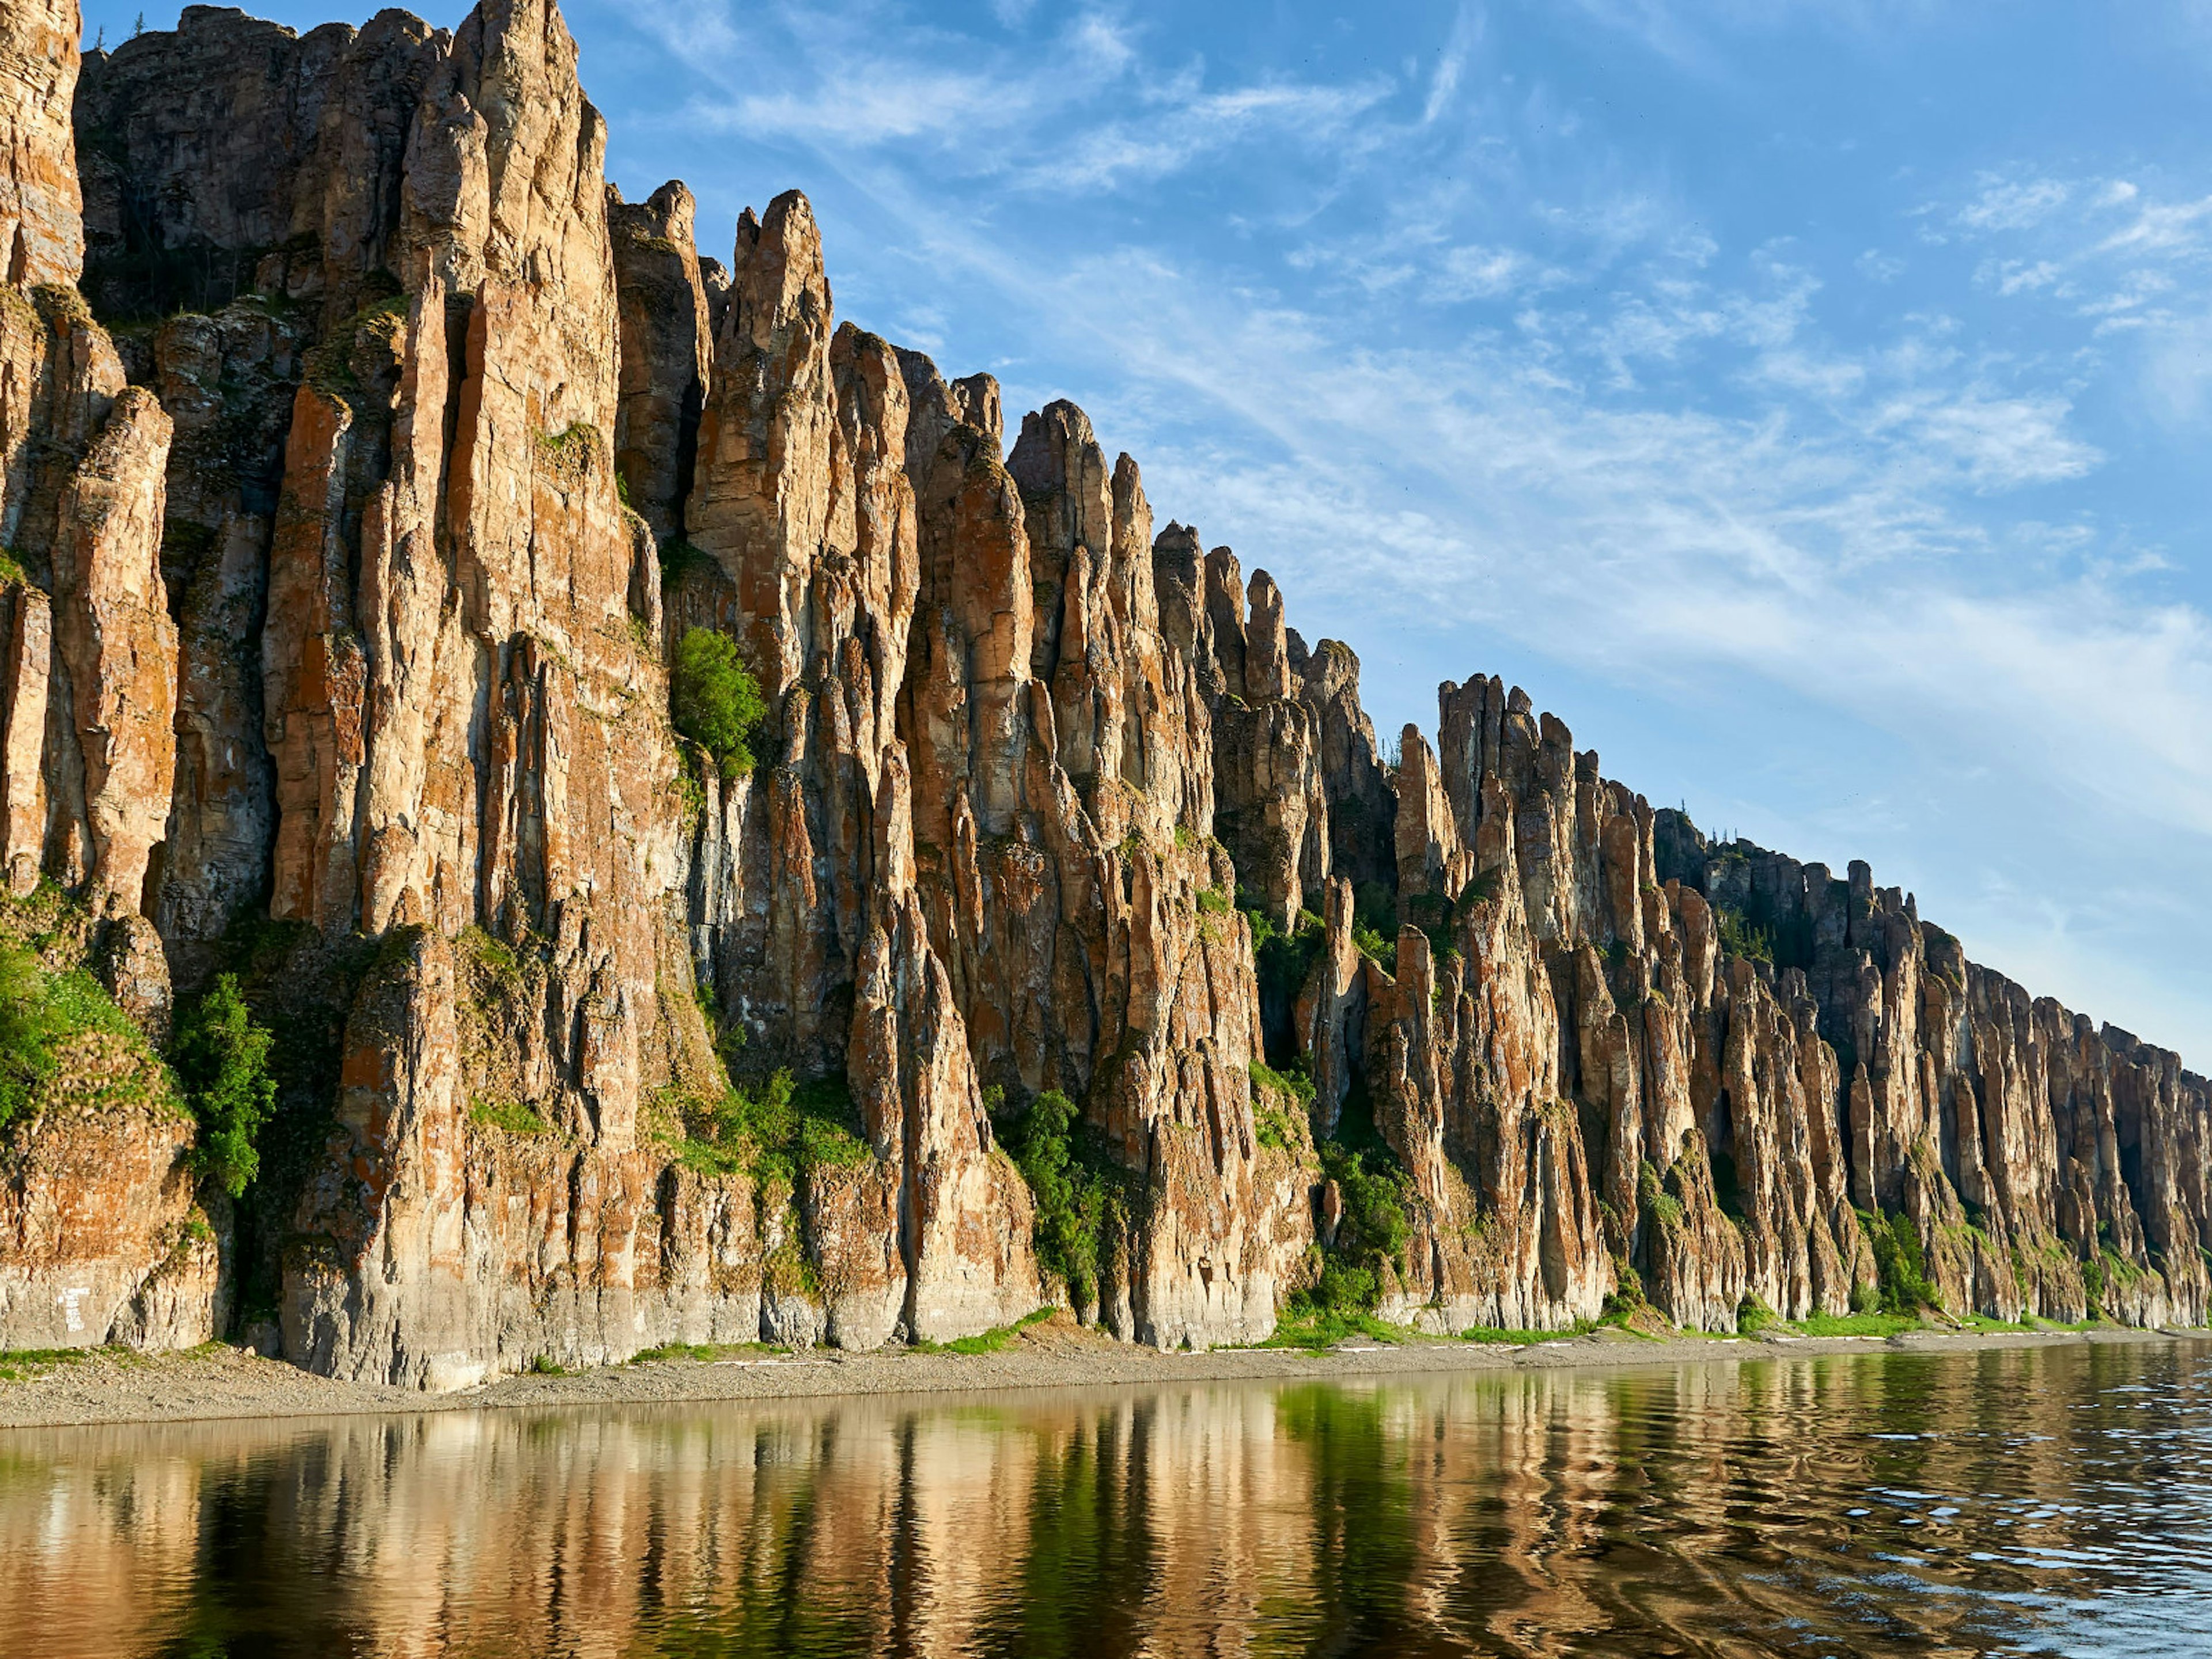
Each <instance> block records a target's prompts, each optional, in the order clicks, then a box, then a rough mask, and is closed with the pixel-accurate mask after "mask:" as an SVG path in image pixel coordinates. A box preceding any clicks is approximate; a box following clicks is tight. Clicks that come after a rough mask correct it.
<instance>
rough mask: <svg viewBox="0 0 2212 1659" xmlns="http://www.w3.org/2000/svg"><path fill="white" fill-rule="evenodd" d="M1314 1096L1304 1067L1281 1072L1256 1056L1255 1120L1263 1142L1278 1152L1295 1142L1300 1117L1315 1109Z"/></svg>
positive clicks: (1253, 1070)
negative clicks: (1313, 1107)
mask: <svg viewBox="0 0 2212 1659" xmlns="http://www.w3.org/2000/svg"><path fill="white" fill-rule="evenodd" d="M1313 1097H1314V1085H1313V1079H1311V1078H1310V1077H1309V1076H1307V1075H1306V1073H1304V1070H1302V1069H1299V1068H1297V1067H1292V1068H1291V1069H1290V1070H1287V1071H1282V1072H1279V1071H1277V1070H1275V1068H1274V1067H1273V1066H1270V1065H1268V1064H1267V1062H1266V1061H1264V1060H1254V1061H1253V1062H1252V1122H1253V1127H1254V1129H1255V1133H1257V1134H1258V1136H1259V1139H1260V1144H1261V1146H1272V1147H1273V1148H1274V1149H1275V1150H1276V1151H1278V1152H1284V1151H1287V1150H1288V1149H1290V1148H1291V1147H1292V1146H1296V1145H1297V1139H1298V1134H1297V1117H1302V1116H1304V1115H1305V1114H1306V1113H1307V1112H1308V1111H1310V1109H1312V1106H1313ZM1293 1114H1296V1115H1297V1116H1293Z"/></svg>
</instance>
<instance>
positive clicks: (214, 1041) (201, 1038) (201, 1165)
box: [172, 974, 276, 1198]
mask: <svg viewBox="0 0 2212 1659" xmlns="http://www.w3.org/2000/svg"><path fill="white" fill-rule="evenodd" d="M274 1040H275V1039H274V1038H273V1037H272V1036H270V1032H269V1030H268V1029H267V1028H266V1027H264V1026H262V1025H258V1024H255V1023H254V1019H253V1016H252V1012H250V1011H249V1010H248V1009H247V1007H246V999H245V997H244V996H243V995H241V994H240V992H239V988H238V976H237V975H235V974H222V975H217V976H216V981H215V983H214V985H213V986H211V987H210V988H209V990H208V992H207V994H205V995H204V996H203V997H201V998H200V1000H199V1001H198V1003H197V1005H196V1006H194V1007H193V1009H192V1012H191V1013H190V1014H189V1015H187V1016H186V1017H185V1018H184V1019H182V1020H180V1021H179V1023H178V1026H177V1036H176V1042H175V1044H174V1046H173V1053H172V1059H173V1061H174V1063H175V1066H176V1070H177V1081H178V1082H179V1084H181V1085H183V1087H184V1091H185V1100H186V1102H187V1103H189V1104H190V1105H191V1110H192V1115H193V1116H194V1117H196V1118H197V1119H198V1120H199V1125H200V1136H199V1146H198V1148H197V1152H195V1153H194V1158H195V1161H196V1163H197V1167H198V1169H199V1172H200V1173H201V1174H202V1175H204V1176H209V1177H210V1178H211V1179H213V1180H216V1181H218V1182H221V1183H222V1188H223V1190H224V1191H225V1192H227V1193H228V1194H230V1195H231V1196H232V1197H233V1198H236V1197H237V1196H238V1195H239V1194H241V1193H243V1192H244V1191H245V1190H246V1185H247V1183H248V1182H251V1181H252V1179H253V1177H254V1176H257V1175H258V1174H259V1173H260V1172H261V1152H260V1149H259V1146H258V1139H259V1137H260V1133H261V1128H262V1126H263V1125H264V1124H265V1123H267V1122H268V1121H269V1119H270V1116H271V1115H273V1114H274V1113H275V1111H276V1079H275V1078H273V1077H271V1076H270V1073H269V1050H270V1046H271V1044H272V1043H273V1042H274Z"/></svg>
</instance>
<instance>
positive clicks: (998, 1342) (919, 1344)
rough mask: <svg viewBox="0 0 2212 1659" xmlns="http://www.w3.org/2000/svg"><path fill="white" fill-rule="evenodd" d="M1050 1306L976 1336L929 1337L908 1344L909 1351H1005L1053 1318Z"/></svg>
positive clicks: (974, 1352)
mask: <svg viewBox="0 0 2212 1659" xmlns="http://www.w3.org/2000/svg"><path fill="white" fill-rule="evenodd" d="M1052 1316H1053V1310H1051V1309H1050V1308H1038V1309H1036V1310H1033V1311H1031V1312H1029V1313H1025V1314H1024V1315H1023V1316H1021V1317H1020V1318H1019V1319H1017V1320H1016V1321H1015V1322H1013V1323H1012V1324H1011V1325H996V1326H994V1327H993V1328H991V1329H989V1330H987V1331H983V1332H981V1333H980V1334H976V1335H975V1336H956V1337H954V1338H953V1339H952V1340H951V1341H950V1342H932V1341H930V1340H927V1338H924V1339H922V1340H917V1341H915V1342H911V1343H909V1344H908V1345H907V1351H908V1352H909V1353H966V1354H977V1353H1004V1352H1006V1350H1007V1349H1008V1348H1010V1347H1012V1346H1013V1344H1014V1339H1015V1338H1016V1337H1018V1336H1019V1335H1020V1334H1022V1333H1023V1332H1024V1331H1025V1330H1027V1329H1028V1328H1030V1326H1032V1325H1038V1324H1042V1323H1043V1322H1045V1321H1046V1320H1048V1319H1049V1318H1051V1317H1052Z"/></svg>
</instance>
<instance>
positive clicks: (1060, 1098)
mask: <svg viewBox="0 0 2212 1659" xmlns="http://www.w3.org/2000/svg"><path fill="white" fill-rule="evenodd" d="M1007 1150H1008V1151H1009V1152H1012V1154H1013V1158H1014V1165H1015V1167H1016V1168H1017V1169H1018V1170H1020V1171H1021V1172H1022V1178H1023V1179H1024V1180H1025V1181H1027V1182H1029V1184H1030V1194H1032V1195H1033V1196H1034V1197H1035V1199H1036V1225H1035V1228H1034V1231H1033V1235H1032V1237H1033V1241H1034V1244H1035V1248H1036V1256H1037V1260H1038V1261H1040V1262H1041V1263H1042V1264H1043V1265H1044V1266H1045V1267H1047V1268H1048V1269H1049V1270H1051V1271H1052V1272H1054V1273H1058V1274H1059V1275H1060V1278H1061V1279H1064V1280H1066V1284H1067V1294H1068V1299H1069V1300H1070V1301H1071V1302H1073V1304H1075V1306H1076V1308H1077V1310H1078V1311H1080V1310H1083V1309H1085V1308H1088V1307H1091V1306H1092V1305H1094V1304H1096V1303H1097V1299H1098V1270H1099V1264H1100V1260H1101V1257H1102V1256H1103V1254H1104V1252H1105V1249H1106V1247H1107V1243H1108V1236H1109V1232H1110V1231H1115V1230H1117V1229H1118V1227H1119V1225H1120V1224H1121V1220H1122V1218H1123V1217H1124V1216H1125V1215H1126V1214H1127V1182H1128V1177H1127V1173H1126V1172H1125V1171H1124V1170H1121V1167H1120V1166H1119V1165H1118V1164H1115V1162H1114V1161H1113V1159H1112V1158H1111V1157H1110V1156H1109V1154H1108V1153H1107V1152H1106V1149H1105V1147H1104V1146H1103V1145H1101V1144H1100V1142H1099V1139H1098V1137H1097V1133H1096V1132H1095V1131H1094V1130H1092V1129H1091V1127H1090V1126H1089V1125H1087V1124H1085V1123H1084V1122H1083V1121H1082V1115H1081V1114H1080V1113H1079V1111H1078V1109H1077V1108H1076V1105H1075V1103H1074V1102H1073V1101H1072V1100H1070V1099H1069V1098H1068V1097H1066V1095H1064V1094H1062V1093H1061V1092H1060V1091H1059V1090H1057V1089H1048V1090H1046V1091H1044V1092H1043V1093H1042V1094H1041V1095H1039V1096H1038V1097H1036V1099H1035V1100H1033V1101H1031V1102H1030V1106H1029V1109H1028V1110H1027V1111H1025V1112H1024V1113H1023V1114H1022V1115H1021V1118H1020V1120H1019V1121H1018V1122H1017V1123H1016V1124H1015V1125H1014V1127H1013V1131H1012V1134H1011V1136H1010V1137H1009V1139H1008V1146H1007Z"/></svg>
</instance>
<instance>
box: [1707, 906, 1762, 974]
mask: <svg viewBox="0 0 2212 1659" xmlns="http://www.w3.org/2000/svg"><path fill="white" fill-rule="evenodd" d="M1717 914H1718V916H1719V921H1720V927H1719V938H1720V944H1721V949H1722V950H1723V951H1725V952H1726V953H1727V954H1728V955H1729V956H1732V957H1747V958H1748V959H1749V960H1751V961H1753V962H1765V963H1771V962H1772V961H1773V960H1774V940H1773V939H1772V937H1771V935H1770V934H1769V933H1767V932H1766V930H1765V928H1763V927H1753V926H1752V924H1751V922H1750V921H1749V920H1748V919H1747V917H1746V916H1745V915H1744V914H1743V912H1742V911H1741V910H1735V909H1731V908H1729V907H1728V906H1727V905H1723V906H1721V907H1720V908H1719V910H1718V913H1717Z"/></svg>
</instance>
